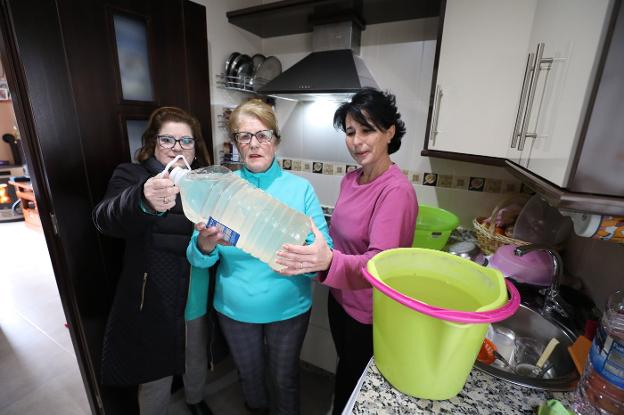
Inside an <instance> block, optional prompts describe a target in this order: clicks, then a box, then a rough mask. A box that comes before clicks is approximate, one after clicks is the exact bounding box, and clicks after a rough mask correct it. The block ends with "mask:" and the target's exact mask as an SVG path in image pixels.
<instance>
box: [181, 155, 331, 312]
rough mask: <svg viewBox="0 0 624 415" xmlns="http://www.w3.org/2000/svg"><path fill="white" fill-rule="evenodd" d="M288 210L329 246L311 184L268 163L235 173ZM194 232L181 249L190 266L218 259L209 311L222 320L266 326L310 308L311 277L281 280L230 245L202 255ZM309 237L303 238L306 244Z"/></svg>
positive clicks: (269, 269) (327, 234)
mask: <svg viewBox="0 0 624 415" xmlns="http://www.w3.org/2000/svg"><path fill="white" fill-rule="evenodd" d="M235 174H237V175H239V176H240V177H241V178H243V179H244V180H246V181H248V182H249V183H251V184H252V185H253V186H255V187H258V188H260V189H262V190H264V191H265V192H267V193H268V194H270V195H271V196H273V197H275V198H276V199H278V200H280V201H281V202H283V203H285V204H286V205H288V206H289V207H291V208H293V209H295V210H298V211H300V212H302V213H303V214H305V215H306V216H308V217H311V218H312V220H314V224H315V225H316V226H317V227H318V228H319V230H320V231H321V232H322V233H323V236H324V237H325V240H327V242H328V243H329V244H330V246H331V238H330V237H329V233H328V229H327V223H326V222H325V218H324V217H323V212H322V210H321V205H320V203H319V200H318V198H317V197H316V193H315V192H314V189H313V188H312V185H311V184H310V183H309V182H308V181H307V180H305V179H304V178H301V177H299V176H295V175H293V174H291V173H288V172H285V171H283V170H282V169H281V168H280V167H279V165H278V164H277V162H276V161H275V160H273V164H272V165H271V167H270V168H269V169H268V170H267V171H265V172H262V173H253V172H251V171H249V170H247V169H246V168H243V169H242V170H239V171H237V172H235ZM197 234H198V232H197V231H195V232H193V237H192V238H191V242H190V244H189V246H188V249H187V256H188V259H189V262H190V263H191V265H193V266H194V267H199V268H208V267H211V266H213V265H214V264H215V263H216V262H217V260H220V262H219V265H218V269H217V280H216V284H215V298H214V307H215V309H216V310H217V311H218V312H220V313H221V314H224V315H226V316H227V317H229V318H231V319H233V320H237V321H242V322H246V323H270V322H274V321H282V320H287V319H289V318H292V317H296V316H298V315H300V314H302V313H305V312H306V311H308V310H309V309H310V306H311V305H312V277H315V276H316V273H313V274H302V275H297V276H292V277H287V276H282V275H280V274H278V273H277V272H275V271H273V270H272V269H271V268H270V267H269V266H268V265H267V264H265V263H264V262H262V261H260V260H259V259H256V258H254V257H252V256H251V255H249V254H247V253H245V252H243V251H242V250H240V249H239V248H236V247H233V246H224V245H217V247H216V248H215V249H214V250H213V251H212V252H211V253H210V254H208V255H204V254H203V253H202V252H201V251H200V250H199V249H198V248H197ZM313 240H314V236H313V234H312V233H310V234H309V235H308V238H307V241H306V242H307V243H312V242H313Z"/></svg>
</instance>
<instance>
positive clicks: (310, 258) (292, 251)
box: [277, 89, 418, 415]
mask: <svg viewBox="0 0 624 415" xmlns="http://www.w3.org/2000/svg"><path fill="white" fill-rule="evenodd" d="M334 126H335V127H336V128H338V129H341V130H342V131H344V132H345V135H346V136H345V141H346V145H347V149H348V150H349V153H351V156H352V157H353V159H354V160H355V161H356V162H357V163H358V165H359V166H360V167H359V168H358V169H356V170H354V171H352V172H350V173H347V174H346V175H345V176H344V178H343V179H342V182H341V183H340V194H339V195H338V201H337V202H336V207H335V209H334V212H333V214H332V220H331V227H330V230H329V233H330V235H331V236H332V238H333V243H334V249H332V247H331V246H330V245H329V244H327V243H326V242H325V241H324V240H323V234H322V233H320V232H318V231H317V230H316V229H314V227H313V231H314V234H315V236H316V240H315V242H314V243H313V244H311V245H309V246H293V245H284V247H283V249H282V250H281V251H280V252H279V253H278V256H277V257H278V259H277V262H278V263H280V264H282V265H284V266H287V268H286V269H284V270H282V272H283V273H284V274H285V275H293V274H295V273H298V272H301V271H300V270H301V269H303V270H304V271H306V272H310V271H320V273H319V280H320V281H321V282H322V283H323V284H325V285H327V286H329V287H330V295H329V299H328V304H327V311H328V315H329V324H330V329H331V333H332V337H333V339H334V344H335V345H336V351H337V353H338V359H339V360H338V367H337V368H336V382H335V384H334V405H333V413H334V415H336V414H340V413H342V411H343V408H344V407H345V405H346V403H347V401H348V399H349V396H350V395H351V392H352V391H353V388H354V387H355V385H356V383H357V381H358V379H359V377H360V376H361V375H362V372H363V371H364V369H365V368H366V365H367V363H368V361H369V360H370V358H371V356H372V355H373V326H372V323H373V315H372V309H373V303H372V289H371V286H370V284H369V283H368V282H367V281H366V279H365V278H364V276H363V275H362V272H361V270H362V267H364V266H366V263H367V262H368V260H369V259H370V258H372V257H373V256H374V255H375V254H377V253H378V252H381V251H383V250H386V249H390V248H398V247H409V246H411V245H412V240H413V237H414V227H415V224H416V216H417V213H418V205H417V202H416V193H415V192H414V188H413V187H412V184H411V183H410V182H409V181H408V180H407V178H406V177H405V175H404V174H403V173H402V172H401V170H400V169H399V168H398V167H397V166H396V165H395V164H394V163H393V162H392V160H391V159H390V154H392V153H394V152H395V151H397V150H398V149H399V148H400V146H401V138H402V137H403V135H404V134H405V125H404V123H403V121H402V120H401V115H400V114H399V112H398V110H397V107H396V102H395V97H394V95H392V94H389V93H384V92H382V91H378V90H375V89H363V90H362V91H360V92H358V93H357V94H355V95H354V96H353V98H352V99H351V102H347V103H344V104H343V105H341V106H340V107H339V108H338V109H337V110H336V112H335V114H334Z"/></svg>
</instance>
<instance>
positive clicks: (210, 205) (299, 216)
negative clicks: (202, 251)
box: [170, 166, 310, 270]
mask: <svg viewBox="0 0 624 415" xmlns="http://www.w3.org/2000/svg"><path fill="white" fill-rule="evenodd" d="M170 178H171V179H172V180H173V182H174V183H175V184H176V185H177V186H178V187H179V188H180V196H181V199H182V208H183V210H184V215H185V216H186V217H187V218H188V219H189V220H190V221H191V222H193V223H199V222H205V223H206V227H212V226H216V227H217V228H219V230H220V231H221V232H222V233H223V234H224V240H225V241H226V242H227V243H229V244H230V245H232V246H236V247H237V248H240V249H242V250H243V251H245V252H247V253H248V254H250V255H253V256H254V257H256V258H258V259H260V260H261V261H263V262H265V263H267V264H268V265H269V266H270V267H271V268H273V269H275V270H279V269H281V268H283V266H281V265H279V264H277V263H276V262H275V260H276V257H275V253H276V252H277V251H278V250H279V249H280V248H281V246H282V245H283V244H285V243H288V244H293V245H302V244H303V243H304V242H305V240H306V237H307V236H308V233H309V232H310V221H309V219H308V218H307V217H306V216H305V215H304V214H303V213H301V212H299V211H297V210H295V209H292V208H291V207H289V206H287V205H285V204H284V203H282V202H281V201H279V200H277V199H275V198H274V197H273V196H271V195H269V194H268V193H266V192H264V191H263V190H261V189H258V188H256V187H254V186H252V185H251V184H249V182H247V181H245V180H243V179H242V178H240V177H239V176H237V175H235V174H233V173H232V172H231V171H230V170H229V169H227V168H225V167H222V166H210V167H203V168H200V169H196V170H191V171H190V170H188V169H182V168H179V167H176V168H174V169H173V170H172V171H171V174H170Z"/></svg>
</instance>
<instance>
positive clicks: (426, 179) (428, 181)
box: [422, 173, 438, 186]
mask: <svg viewBox="0 0 624 415" xmlns="http://www.w3.org/2000/svg"><path fill="white" fill-rule="evenodd" d="M437 181H438V174H437V173H425V175H424V176H423V182H422V184H423V185H425V186H435V185H436V183H437Z"/></svg>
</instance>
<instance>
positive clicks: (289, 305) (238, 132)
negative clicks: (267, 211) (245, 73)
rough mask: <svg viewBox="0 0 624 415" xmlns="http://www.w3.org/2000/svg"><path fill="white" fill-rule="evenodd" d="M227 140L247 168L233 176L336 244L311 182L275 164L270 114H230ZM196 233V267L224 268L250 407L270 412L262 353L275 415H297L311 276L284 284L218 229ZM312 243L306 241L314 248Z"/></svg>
mask: <svg viewBox="0 0 624 415" xmlns="http://www.w3.org/2000/svg"><path fill="white" fill-rule="evenodd" d="M228 127H229V130H230V134H231V136H232V138H233V140H234V142H235V144H236V146H237V148H238V150H239V152H240V154H241V156H242V159H243V161H244V163H245V166H244V168H243V169H242V170H239V171H237V172H236V174H239V175H240V176H241V177H242V178H243V179H245V180H247V181H248V182H249V183H251V184H252V185H253V186H257V187H258V188H260V189H262V190H264V191H265V192H267V193H269V194H270V195H272V196H273V197H275V198H276V199H278V200H280V201H282V202H283V203H285V204H286V205H288V206H290V207H291V208H293V209H296V210H298V211H300V212H302V213H304V214H305V215H306V216H308V217H311V218H312V220H313V221H314V223H315V225H316V226H317V227H318V229H319V230H320V231H321V232H322V234H323V236H324V237H325V239H326V240H328V241H330V243H331V239H330V237H329V235H328V232H327V224H326V222H325V219H324V217H323V213H322V211H321V206H320V203H319V201H318V198H317V196H316V194H315V193H314V189H313V188H312V186H311V185H310V183H309V182H308V181H307V180H305V179H303V178H301V177H299V176H295V175H293V174H290V173H288V172H285V171H282V169H281V168H280V167H279V165H278V164H277V161H276V160H275V153H276V150H277V146H278V144H279V142H280V136H279V134H278V128H277V120H276V117H275V113H274V112H273V109H272V108H271V107H270V106H269V105H267V104H265V103H264V102H262V101H261V100H259V99H253V100H250V101H247V102H245V103H244V104H242V105H240V106H239V107H238V108H236V109H235V110H234V111H233V112H232V114H231V115H230V121H229V125H228ZM204 226H205V224H203V223H200V224H198V225H197V226H196V230H195V232H194V233H193V237H192V239H191V242H190V244H189V247H188V250H187V256H188V259H189V261H190V262H191V264H192V265H193V266H196V267H201V268H208V267H210V266H212V265H214V264H215V263H216V262H217V261H219V265H218V269H217V280H216V287H215V298H214V307H215V309H216V310H217V312H218V315H219V322H220V324H221V328H222V329H223V333H224V335H225V338H226V340H227V342H228V345H229V347H230V351H231V353H232V357H233V359H234V362H235V364H236V366H237V368H238V371H239V375H240V379H241V384H242V388H243V394H244V396H245V401H246V402H245V404H246V406H247V408H248V409H249V410H250V411H251V412H253V413H268V409H269V406H270V405H269V399H268V393H267V388H266V386H265V384H264V370H265V359H264V347H265V342H266V346H267V351H268V356H267V357H268V362H267V363H268V364H269V365H270V369H271V370H270V373H271V375H272V376H273V378H274V379H273V381H274V382H273V383H274V384H275V385H276V386H277V396H276V402H275V405H273V406H274V407H275V408H276V409H277V413H278V414H298V413H299V353H300V351H301V346H302V344H303V339H304V337H305V333H306V329H307V326H308V320H309V318H310V307H311V305H312V297H311V294H312V278H313V277H314V276H316V274H315V273H313V274H300V275H295V276H293V277H286V276H283V275H280V274H278V273H277V272H275V271H274V270H272V269H271V268H270V267H269V266H268V265H267V264H265V263H263V262H261V261H260V260H258V259H256V258H254V257H252V256H251V255H249V254H247V253H245V252H243V251H242V250H240V249H238V248H236V247H233V246H226V245H221V244H219V241H220V240H221V238H222V237H223V235H222V234H221V233H219V231H218V230H217V228H216V227H211V228H205V227H204ZM313 238H314V236H313V235H312V233H310V235H309V236H308V240H307V241H306V242H307V243H311V242H312V240H313Z"/></svg>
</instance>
